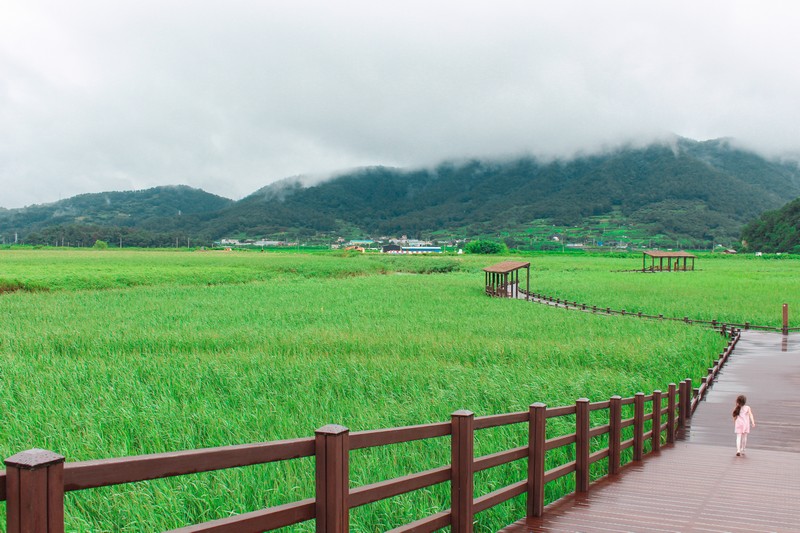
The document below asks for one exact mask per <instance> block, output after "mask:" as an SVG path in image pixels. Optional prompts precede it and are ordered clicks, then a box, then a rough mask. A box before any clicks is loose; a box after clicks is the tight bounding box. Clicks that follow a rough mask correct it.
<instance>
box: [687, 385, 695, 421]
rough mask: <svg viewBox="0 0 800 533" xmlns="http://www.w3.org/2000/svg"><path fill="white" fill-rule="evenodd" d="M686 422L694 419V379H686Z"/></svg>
mask: <svg viewBox="0 0 800 533" xmlns="http://www.w3.org/2000/svg"><path fill="white" fill-rule="evenodd" d="M685 381H686V420H689V419H690V418H692V400H693V399H694V389H693V388H692V378H686V380H685Z"/></svg>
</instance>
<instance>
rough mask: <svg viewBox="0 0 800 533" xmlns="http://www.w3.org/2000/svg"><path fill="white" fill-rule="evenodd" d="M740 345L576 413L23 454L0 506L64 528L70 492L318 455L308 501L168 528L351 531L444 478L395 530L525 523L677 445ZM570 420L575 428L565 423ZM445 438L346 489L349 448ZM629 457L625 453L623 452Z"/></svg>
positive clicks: (460, 416)
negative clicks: (494, 444) (426, 465)
mask: <svg viewBox="0 0 800 533" xmlns="http://www.w3.org/2000/svg"><path fill="white" fill-rule="evenodd" d="M738 339H739V335H738V333H737V332H732V336H731V339H730V340H729V342H728V346H727V348H726V349H725V350H724V351H723V352H722V353H721V354H720V355H719V357H718V358H717V359H716V360H715V362H714V365H713V366H712V367H711V368H709V369H708V375H707V376H706V377H704V378H703V379H702V380H701V385H700V387H698V388H696V389H695V388H693V387H692V381H691V379H686V380H684V381H682V382H680V383H679V384H678V385H677V386H676V385H675V384H674V383H671V384H670V385H669V387H668V390H667V392H666V393H664V394H662V392H661V391H653V392H652V393H651V394H648V395H645V394H643V393H637V394H636V395H635V396H632V397H628V398H621V397H619V396H613V397H611V398H610V399H609V400H607V401H600V402H590V401H589V400H588V399H586V398H581V399H579V400H577V401H576V403H575V404H574V405H569V406H563V407H547V406H546V405H545V404H543V403H534V404H533V405H531V406H530V408H529V409H528V410H527V411H522V412H516V413H508V414H500V415H492V416H481V417H475V416H474V415H473V413H472V412H469V411H456V412H455V413H453V415H452V417H451V420H450V421H449V422H442V423H436V424H424V425H419V426H410V427H401V428H392V429H381V430H374V431H359V432H353V433H350V431H349V430H348V429H347V428H345V427H343V426H337V425H329V426H325V427H322V428H320V429H319V430H317V431H316V435H315V437H313V438H303V439H293V440H284V441H275V442H266V443H260V444H248V445H242V446H227V447H221V448H209V449H202V450H190V451H182V452H173V453H161V454H152V455H141V456H136V457H124V458H119V459H102V460H96V461H82V462H72V463H65V462H64V457H63V456H61V455H58V454H55V453H53V452H50V451H46V450H35V449H34V450H28V451H25V452H22V453H19V454H16V455H14V456H12V457H9V458H8V459H6V461H5V463H6V468H7V470H6V471H5V472H0V500H6V501H7V504H6V511H7V531H8V533H18V532H23V531H24V532H34V533H36V532H47V533H55V532H58V533H60V532H63V531H64V493H65V492H69V491H77V490H86V489H91V488H96V487H107V486H112V485H118V484H122V483H132V482H137V481H145V480H152V479H160V478H167V477H172V476H182V475H187V474H195V473H199V472H208V471H212V470H220V469H227V468H236V467H242V466H248V465H257V464H265V463H272V462H277V461H288V460H292V459H297V458H301V457H315V459H316V467H315V469H316V495H315V497H314V498H309V499H306V500H302V501H297V502H293V503H288V504H285V505H279V506H276V507H270V508H268V509H263V510H259V511H254V512H250V513H246V514H241V515H238V516H233V517H229V518H223V519H220V520H214V521H210V522H205V523H202V524H197V525H192V526H188V527H184V528H180V529H177V530H173V532H180V533H189V532H193V533H197V532H214V533H225V532H230V533H233V532H237V533H247V532H254V533H255V532H260V531H268V530H273V529H278V528H281V527H285V526H290V525H293V524H298V523H301V522H305V521H308V520H312V519H316V530H317V531H325V532H346V531H348V529H349V514H350V509H353V508H356V507H359V506H362V505H366V504H369V503H373V502H376V501H379V500H383V499H386V498H391V497H393V496H397V495H400V494H405V493H408V492H411V491H415V490H419V489H422V488H425V487H430V486H433V485H437V484H440V483H446V482H448V481H449V482H450V493H451V507H450V509H448V510H445V511H442V512H439V513H436V514H434V515H431V516H427V517H424V518H421V519H419V520H417V521H415V522H412V523H410V524H406V525H402V526H400V527H397V528H395V529H393V530H391V531H393V532H411V531H414V532H423V531H435V530H437V529H441V528H443V527H447V526H450V527H451V529H452V530H453V531H458V532H467V531H472V523H473V517H474V516H475V514H477V513H480V512H482V511H485V510H487V509H490V508H492V507H494V506H496V505H498V504H500V503H502V502H505V501H507V500H509V499H511V498H514V497H515V496H519V495H522V494H526V493H527V514H528V516H541V514H542V513H543V511H544V506H545V498H544V489H545V485H546V484H547V483H550V482H552V481H554V480H556V479H559V478H562V477H564V476H567V475H569V474H572V473H574V474H575V490H576V491H578V492H586V491H588V490H589V488H590V482H591V481H592V480H591V479H590V467H591V465H592V464H594V463H597V462H598V461H601V460H603V459H607V460H608V461H607V469H606V470H607V474H610V475H614V474H616V473H618V472H619V470H620V468H621V467H622V466H623V463H625V462H627V460H628V459H631V460H633V461H640V460H642V459H643V458H644V457H645V456H646V455H647V454H648V453H652V452H656V451H658V450H659V449H660V448H661V445H662V442H664V443H673V442H674V441H675V438H676V434H677V431H678V428H680V427H682V426H683V425H684V424H685V423H686V420H687V419H688V418H690V417H691V416H692V413H693V412H694V410H695V409H696V408H697V405H698V403H699V402H700V401H701V400H702V398H703V397H704V396H705V394H706V393H707V391H708V388H709V386H710V385H711V382H712V381H713V379H714V377H715V376H716V375H717V373H718V372H719V370H720V368H722V365H723V364H724V363H725V361H726V360H727V358H728V356H729V355H730V354H731V352H732V351H733V348H734V346H735V345H736V342H737V341H738ZM630 406H632V407H630ZM648 406H649V407H648ZM631 410H632V416H631V417H628V418H622V415H623V413H624V412H628V414H630V411H631ZM593 413H595V415H594V417H595V419H596V420H597V418H598V414H597V413H601V415H600V416H599V418H601V419H602V421H603V422H604V423H601V424H600V425H594V426H593V425H592V424H591V418H592V414H593ZM572 416H574V417H575V422H574V427H575V431H574V432H570V433H567V434H564V435H559V436H555V437H551V438H549V439H548V438H547V437H546V435H547V428H548V420H551V419H558V418H563V417H572ZM606 420H607V422H605V421H606ZM523 423H527V424H528V442H527V444H526V445H525V446H521V447H518V448H512V449H510V450H505V451H501V452H498V453H494V454H491V455H485V456H482V457H477V458H476V457H474V453H473V446H474V436H475V432H476V431H480V430H484V429H488V428H494V427H501V426H508V425H511V424H523ZM568 423H569V424H572V422H571V421H569V422H568ZM648 427H649V429H647V428H648ZM628 428H631V429H628ZM447 435H450V436H451V439H450V441H451V459H452V460H451V464H449V465H444V466H441V467H439V468H434V469H431V470H426V471H423V472H418V473H414V474H411V475H407V476H403V477H399V478H394V479H389V480H385V481H381V482H378V483H373V484H370V485H364V486H361V487H357V488H352V489H351V488H349V482H350V480H349V461H350V452H351V451H354V450H359V449H364V448H371V447H376V446H387V445H391V444H398V443H405V442H411V441H417V440H422V439H431V438H437V437H444V436H447ZM603 435H607V438H605V439H603V440H604V442H606V444H605V445H603V444H602V443H599V442H598V440H597V438H598V437H600V436H603ZM623 437H626V438H623ZM593 439H596V440H593ZM647 443H649V444H647ZM564 446H570V449H569V451H568V453H566V454H564V456H566V457H574V459H571V460H565V461H563V462H561V463H557V464H554V465H553V464H551V465H549V466H550V468H548V469H546V465H547V464H548V462H550V463H552V462H553V461H552V459H553V458H552V457H551V461H546V456H547V452H549V451H551V450H555V449H557V448H562V447H564ZM573 446H574V447H573ZM628 449H631V450H632V452H628V453H627V454H625V455H623V452H625V451H626V450H628ZM593 450H594V451H593ZM627 456H629V457H627ZM526 458H527V459H528V465H527V467H528V468H527V478H526V479H525V480H522V481H519V482H516V483H512V484H511V485H508V486H506V487H503V488H500V489H498V490H495V491H494V492H491V493H489V494H486V495H483V496H480V497H477V498H476V497H475V496H474V482H473V479H474V474H475V473H476V472H480V471H483V470H486V469H489V468H493V467H497V466H500V465H504V464H507V463H511V462H513V461H518V460H522V459H526ZM603 475H606V474H603Z"/></svg>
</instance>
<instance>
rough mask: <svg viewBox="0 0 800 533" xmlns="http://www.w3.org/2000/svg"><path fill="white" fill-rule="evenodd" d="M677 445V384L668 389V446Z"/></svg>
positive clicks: (670, 385)
mask: <svg viewBox="0 0 800 533" xmlns="http://www.w3.org/2000/svg"><path fill="white" fill-rule="evenodd" d="M674 443H675V384H674V383H670V384H669V387H668V388H667V444H674Z"/></svg>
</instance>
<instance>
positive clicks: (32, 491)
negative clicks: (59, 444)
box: [5, 448, 64, 533]
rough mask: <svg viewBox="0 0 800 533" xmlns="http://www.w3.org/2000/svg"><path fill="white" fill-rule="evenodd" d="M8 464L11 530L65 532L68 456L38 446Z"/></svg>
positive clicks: (13, 532) (16, 532)
mask: <svg viewBox="0 0 800 533" xmlns="http://www.w3.org/2000/svg"><path fill="white" fill-rule="evenodd" d="M5 463H6V528H7V531H8V533H23V532H25V533H63V532H64V456H63V455H59V454H57V453H53V452H50V451H47V450H40V449H38V448H34V449H32V450H27V451H24V452H21V453H18V454H16V455H12V456H11V457H9V458H8V459H6V460H5Z"/></svg>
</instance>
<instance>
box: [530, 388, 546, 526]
mask: <svg viewBox="0 0 800 533" xmlns="http://www.w3.org/2000/svg"><path fill="white" fill-rule="evenodd" d="M528 413H529V417H530V421H529V422H528V516H529V517H531V518H533V517H538V516H542V513H543V512H544V444H545V440H546V439H547V428H546V424H547V417H546V416H545V415H546V414H547V406H546V405H545V404H543V403H538V402H537V403H534V404H532V405H531V406H530V408H529V410H528Z"/></svg>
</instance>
